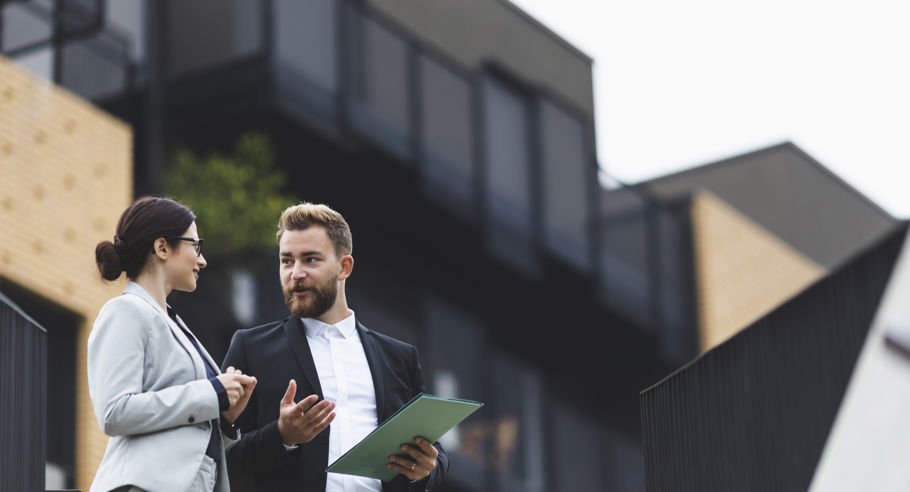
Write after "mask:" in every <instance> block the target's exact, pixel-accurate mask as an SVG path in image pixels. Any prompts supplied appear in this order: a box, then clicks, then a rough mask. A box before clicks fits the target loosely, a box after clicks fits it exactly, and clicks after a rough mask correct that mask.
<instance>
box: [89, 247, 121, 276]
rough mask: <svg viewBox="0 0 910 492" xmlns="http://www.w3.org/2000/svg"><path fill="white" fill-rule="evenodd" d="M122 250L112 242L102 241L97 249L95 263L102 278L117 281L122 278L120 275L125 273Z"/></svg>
mask: <svg viewBox="0 0 910 492" xmlns="http://www.w3.org/2000/svg"><path fill="white" fill-rule="evenodd" d="M120 250H121V248H117V247H116V246H114V243H112V242H110V241H101V242H100V243H98V246H96V247H95V263H97V264H98V271H100V272H101V278H103V279H105V280H117V279H118V278H119V277H120V273H121V272H123V258H121V256H120Z"/></svg>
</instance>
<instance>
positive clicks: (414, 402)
mask: <svg viewBox="0 0 910 492" xmlns="http://www.w3.org/2000/svg"><path fill="white" fill-rule="evenodd" d="M482 406H483V403H479V402H476V401H471V400H459V399H456V398H441V397H438V396H433V395H428V394H426V393H420V394H419V395H417V396H415V397H414V398H412V399H411V401H409V402H408V403H407V404H406V405H405V406H403V407H401V409H400V410H398V411H397V412H395V413H394V414H393V415H392V416H391V417H389V418H388V419H386V421H385V422H383V423H382V425H380V426H379V427H377V428H376V430H374V431H373V432H371V433H370V434H369V435H368V436H367V437H364V438H363V440H362V441H360V442H359V443H357V444H356V445H354V447H353V448H351V449H350V450H349V451H348V452H347V453H345V454H343V455H342V456H341V457H340V458H338V459H337V460H335V462H334V463H332V464H331V465H329V467H328V468H326V469H325V471H327V472H332V473H344V474H346V475H359V476H362V477H370V478H378V479H379V480H386V481H388V480H391V479H393V478H395V475H398V472H396V471H395V470H389V469H388V468H386V467H385V466H386V463H388V462H389V456H391V455H393V454H402V451H401V449H400V448H399V446H401V445H402V444H404V443H412V442H414V438H415V437H417V436H423V437H424V438H426V439H427V440H429V441H430V442H435V441H437V440H439V438H440V437H442V435H443V434H445V433H446V432H448V431H449V429H451V428H452V427H455V426H456V425H458V423H459V422H461V421H462V420H464V419H465V418H466V417H467V416H468V415H471V414H472V413H474V412H475V411H476V410H477V409H478V408H480V407H482Z"/></svg>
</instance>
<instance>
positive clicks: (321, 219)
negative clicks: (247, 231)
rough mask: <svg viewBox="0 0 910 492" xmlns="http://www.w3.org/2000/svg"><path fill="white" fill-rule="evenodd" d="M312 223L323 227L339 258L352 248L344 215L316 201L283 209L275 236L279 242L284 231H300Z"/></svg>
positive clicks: (349, 229)
mask: <svg viewBox="0 0 910 492" xmlns="http://www.w3.org/2000/svg"><path fill="white" fill-rule="evenodd" d="M314 225H316V226H322V227H323V228H325V232H326V233H327V234H328V236H329V240H330V241H332V244H334V245H335V253H336V254H337V255H338V257H339V258H341V257H342V256H344V255H349V254H351V252H352V251H353V250H354V244H353V240H352V239H351V227H350V226H348V223H347V221H345V220H344V217H342V216H341V214H340V213H338V212H336V211H334V210H332V209H331V208H329V207H328V206H326V205H322V204H317V203H310V202H304V203H300V204H298V205H292V206H290V207H288V208H286V209H284V212H281V217H280V218H279V219H278V233H277V234H276V238H277V239H278V242H279V243H280V242H281V236H282V235H283V234H284V231H302V230H304V229H309V228H310V227H312V226H314Z"/></svg>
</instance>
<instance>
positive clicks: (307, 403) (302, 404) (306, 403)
mask: <svg viewBox="0 0 910 492" xmlns="http://www.w3.org/2000/svg"><path fill="white" fill-rule="evenodd" d="M318 399H319V396H318V395H310V396H308V397H306V398H304V399H302V400H300V401H299V402H297V410H299V411H300V412H301V413H302V412H306V411H307V409H308V408H310V407H311V406H313V404H314V403H316V400H318ZM323 401H325V400H323Z"/></svg>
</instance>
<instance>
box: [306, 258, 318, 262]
mask: <svg viewBox="0 0 910 492" xmlns="http://www.w3.org/2000/svg"><path fill="white" fill-rule="evenodd" d="M317 261H319V259H318V258H313V257H310V258H307V259H306V262H307V263H316V262H317Z"/></svg>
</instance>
